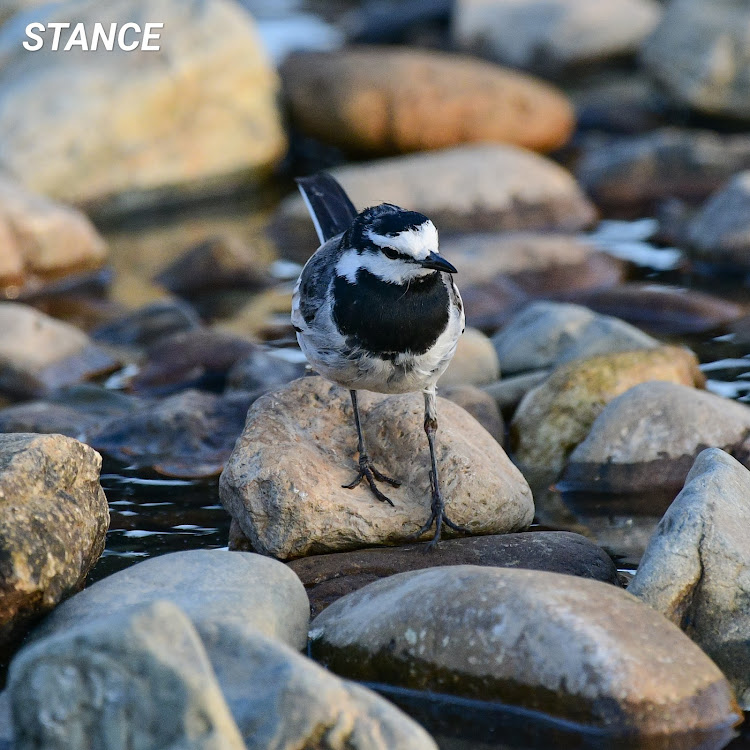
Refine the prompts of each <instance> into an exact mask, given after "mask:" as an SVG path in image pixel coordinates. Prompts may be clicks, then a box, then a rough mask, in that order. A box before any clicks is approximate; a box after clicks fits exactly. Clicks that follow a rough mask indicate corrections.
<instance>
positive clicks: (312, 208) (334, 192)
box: [297, 172, 357, 245]
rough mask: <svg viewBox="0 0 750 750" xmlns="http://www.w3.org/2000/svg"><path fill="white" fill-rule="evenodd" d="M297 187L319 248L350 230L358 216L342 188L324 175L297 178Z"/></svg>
mask: <svg viewBox="0 0 750 750" xmlns="http://www.w3.org/2000/svg"><path fill="white" fill-rule="evenodd" d="M297 186H298V187H299V191H300V193H302V199H303V200H304V201H305V205H306V206H307V210H308V211H309V212H310V218H312V221H313V224H314V225H315V231H316V232H317V233H318V239H319V240H320V244H321V245H322V244H323V243H324V242H326V241H327V240H330V239H331V237H335V236H336V235H337V234H341V233H342V232H345V231H346V230H347V229H348V228H349V227H350V226H351V223H352V222H353V221H354V219H355V218H356V216H357V209H356V208H354V204H353V203H352V202H351V201H350V200H349V196H348V195H347V194H346V191H345V190H344V188H342V187H341V185H339V183H338V182H337V181H336V180H335V179H334V178H333V177H331V175H329V174H328V173H327V172H318V173H317V174H314V175H312V176H310V177H298V178H297Z"/></svg>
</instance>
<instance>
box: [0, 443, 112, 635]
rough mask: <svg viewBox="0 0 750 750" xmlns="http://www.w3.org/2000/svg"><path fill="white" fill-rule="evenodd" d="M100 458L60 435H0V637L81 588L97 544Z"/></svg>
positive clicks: (104, 523) (102, 523) (103, 502)
mask: <svg viewBox="0 0 750 750" xmlns="http://www.w3.org/2000/svg"><path fill="white" fill-rule="evenodd" d="M100 469H101V456H99V454H98V453H96V452H95V451H94V450H92V449H91V448H89V447H88V446H85V445H83V444H82V443H79V442H78V441H77V440H73V439H72V438H67V437H63V436H61V435H30V434H19V433H14V434H5V435H0V540H1V541H0V557H1V558H2V559H3V561H4V563H3V569H2V573H1V574H0V643H7V642H8V641H9V640H11V639H13V638H14V637H16V636H18V635H19V634H21V633H22V632H23V629H24V627H25V626H27V625H28V622H29V621H30V620H32V619H34V618H36V617H39V616H41V615H42V614H44V613H46V612H48V611H49V610H51V609H52V608H53V607H54V606H55V605H56V604H58V603H59V602H60V601H61V600H62V599H65V598H66V597H68V596H70V595H71V594H73V593H75V591H76V590H77V589H79V588H81V587H82V586H83V584H84V581H85V579H86V575H87V574H88V572H89V570H90V569H91V567H92V566H93V565H94V563H95V562H96V561H97V560H98V559H99V556H100V555H101V553H102V551H103V550H104V537H105V534H106V533H107V528H108V527H109V508H108V506H107V498H106V497H105V496H104V491H103V490H102V488H101V486H100V484H99V470H100Z"/></svg>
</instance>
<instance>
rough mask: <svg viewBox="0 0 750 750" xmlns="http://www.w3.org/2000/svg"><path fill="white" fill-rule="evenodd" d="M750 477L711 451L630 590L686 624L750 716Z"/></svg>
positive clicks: (693, 472)
mask: <svg viewBox="0 0 750 750" xmlns="http://www.w3.org/2000/svg"><path fill="white" fill-rule="evenodd" d="M748 497H750V471H748V470H747V469H746V468H745V467H744V466H742V465H741V464H740V463H738V462H737V461H736V460H735V459H733V458H732V457H731V456H729V455H727V454H726V453H724V452H723V451H721V450H719V449H718V448H708V449H706V450H704V451H703V452H702V453H701V454H700V455H699V456H698V458H697V459H696V461H695V464H694V465H693V467H692V469H691V470H690V473H689V474H688V476H687V480H686V482H685V487H684V489H683V490H682V492H681V493H680V494H679V496H678V497H677V499H676V500H675V501H674V502H673V503H672V505H671V506H670V508H669V510H667V512H666V514H665V515H664V517H663V518H662V520H661V521H660V523H659V525H658V527H657V529H656V532H655V533H654V535H653V537H652V538H651V541H650V542H649V545H648V547H647V549H646V553H645V555H644V557H643V560H642V561H641V564H640V566H639V567H638V572H637V573H636V575H635V578H634V579H633V581H632V582H631V584H630V591H631V592H632V593H633V594H635V596H637V597H639V598H640V599H641V600H642V601H644V602H645V603H646V604H648V605H649V606H650V607H652V608H653V609H655V610H657V611H658V612H661V613H662V614H663V615H664V616H665V617H666V618H668V619H669V620H671V621H672V622H673V623H675V624H676V625H678V626H680V627H681V628H683V629H684V630H685V632H686V633H687V634H688V635H689V636H690V637H691V638H692V639H693V640H694V641H695V642H696V643H697V644H698V645H699V646H700V647H701V648H702V649H703V650H704V651H705V652H706V653H707V654H708V655H709V656H710V657H711V658H712V659H713V660H714V662H716V664H717V666H718V667H719V668H720V669H721V670H722V671H723V672H724V674H725V675H726V676H727V678H728V680H729V681H730V683H731V684H732V686H733V687H734V689H735V691H736V693H737V697H738V700H739V703H740V706H741V707H742V708H743V709H744V710H745V711H747V710H750V649H749V648H748V644H750V606H748V600H749V597H748V591H749V584H748V581H749V580H750V548H748V544H747V528H748V525H750V508H749V507H748Z"/></svg>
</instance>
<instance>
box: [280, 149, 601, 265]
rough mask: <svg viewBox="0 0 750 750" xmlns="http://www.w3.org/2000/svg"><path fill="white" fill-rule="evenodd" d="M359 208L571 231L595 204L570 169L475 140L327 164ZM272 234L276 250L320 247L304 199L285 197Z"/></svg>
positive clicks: (470, 226)
mask: <svg viewBox="0 0 750 750" xmlns="http://www.w3.org/2000/svg"><path fill="white" fill-rule="evenodd" d="M331 174H332V175H333V176H334V177H335V178H336V179H337V180H339V181H340V182H341V184H342V185H343V187H344V188H345V189H346V191H347V193H348V194H349V196H350V197H351V199H352V201H353V202H354V205H355V206H357V207H358V208H359V209H362V208H364V207H365V206H371V205H374V204H377V203H381V202H382V201H384V200H387V201H388V202H389V203H395V204H396V205H398V206H403V207H404V208H408V209H411V210H414V211H420V212H421V213H423V214H425V215H426V216H429V217H430V218H431V219H432V220H433V222H434V223H435V226H437V228H438V230H439V231H440V232H443V233H448V232H472V231H473V232H481V231H489V230H492V231H499V230H510V229H515V230H520V229H540V230H554V229H559V230H561V231H568V232H569V231H577V230H579V229H582V228H584V227H586V226H589V225H590V224H591V223H593V222H594V220H595V219H596V210H595V209H594V207H593V205H592V204H591V203H590V202H589V201H588V199H587V198H586V197H585V196H584V195H583V193H582V192H581V191H580V189H579V188H578V186H577V185H576V183H575V181H574V180H573V178H572V177H571V175H570V174H569V173H568V172H567V171H565V170H564V169H563V168H562V167H560V166H558V165H557V164H555V163H554V162H552V161H550V160H548V159H545V158H544V157H542V156H539V155H538V154H535V153H532V152H531V151H526V150H525V149H522V148H519V147H517V146H510V145H503V144H474V145H467V146H457V147H455V148H448V149H443V150H441V151H432V152H428V153H420V154H410V155H407V156H397V157H392V158H389V159H381V160H379V161H374V162H369V163H366V164H354V165H349V166H345V167H339V168H337V169H333V170H331ZM273 234H274V237H275V239H276V240H277V244H278V247H279V249H280V250H281V252H283V253H284V255H286V256H287V257H291V258H293V259H298V260H303V259H306V258H308V257H309V256H310V255H312V253H313V252H314V251H315V249H316V248H317V247H318V242H317V239H316V236H315V231H314V229H313V227H312V223H311V221H310V217H309V215H308V212H307V209H306V208H305V204H304V203H303V201H302V198H300V197H299V196H298V195H291V196H289V197H288V198H285V199H284V200H283V201H282V202H281V204H280V206H279V209H278V210H277V212H276V215H275V217H274V222H273Z"/></svg>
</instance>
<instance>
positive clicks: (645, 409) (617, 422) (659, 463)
mask: <svg viewBox="0 0 750 750" xmlns="http://www.w3.org/2000/svg"><path fill="white" fill-rule="evenodd" d="M747 435H750V407H747V406H745V405H743V404H740V403H737V402H735V401H730V400H729V399H725V398H720V397H719V396H714V395H713V394H712V393H706V392H705V391H699V390H696V389H695V388H688V387H686V386H684V385H677V384H675V383H664V382H656V381H654V382H650V383H642V384H640V385H636V386H634V387H633V388H631V389H630V390H628V391H626V392H625V393H623V394H622V395H621V396H618V397H617V398H616V399H614V400H613V401H611V402H610V403H609V404H608V405H607V407H606V408H605V409H604V411H603V412H602V413H601V414H600V415H599V416H598V417H597V418H596V421H595V422H594V424H593V425H592V427H591V431H590V432H589V434H588V436H587V437H586V439H585V440H584V441H583V442H582V443H581V444H580V445H579V446H578V447H577V448H576V449H575V450H574V451H573V454H572V455H571V457H570V461H569V462H568V466H567V468H566V469H565V473H564V474H563V478H562V482H561V483H560V484H559V487H560V488H561V489H563V488H564V491H566V492H568V491H570V492H595V493H606V494H609V493H613V494H617V493H622V494H625V493H642V497H643V499H644V503H645V504H646V505H648V498H649V497H652V496H653V495H655V494H657V493H659V492H662V493H666V495H667V496H669V500H670V501H671V500H672V498H673V497H674V496H675V495H676V494H677V493H678V492H679V490H680V488H681V487H682V485H683V483H684V481H685V477H686V476H687V473H688V471H690V467H691V466H692V465H693V462H694V461H695V458H696V456H697V455H698V454H699V453H700V452H701V451H702V450H703V449H704V448H706V447H707V446H710V447H716V448H723V449H724V450H727V451H729V452H732V450H733V449H736V448H738V447H739V446H741V445H742V443H743V441H744V440H745V438H746V437H747ZM634 510H635V511H636V512H637V511H638V510H639V509H634ZM644 510H648V508H641V509H640V511H641V512H643V511H644ZM650 510H651V514H652V515H660V514H661V512H662V510H663V509H662V508H651V509H650Z"/></svg>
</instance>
